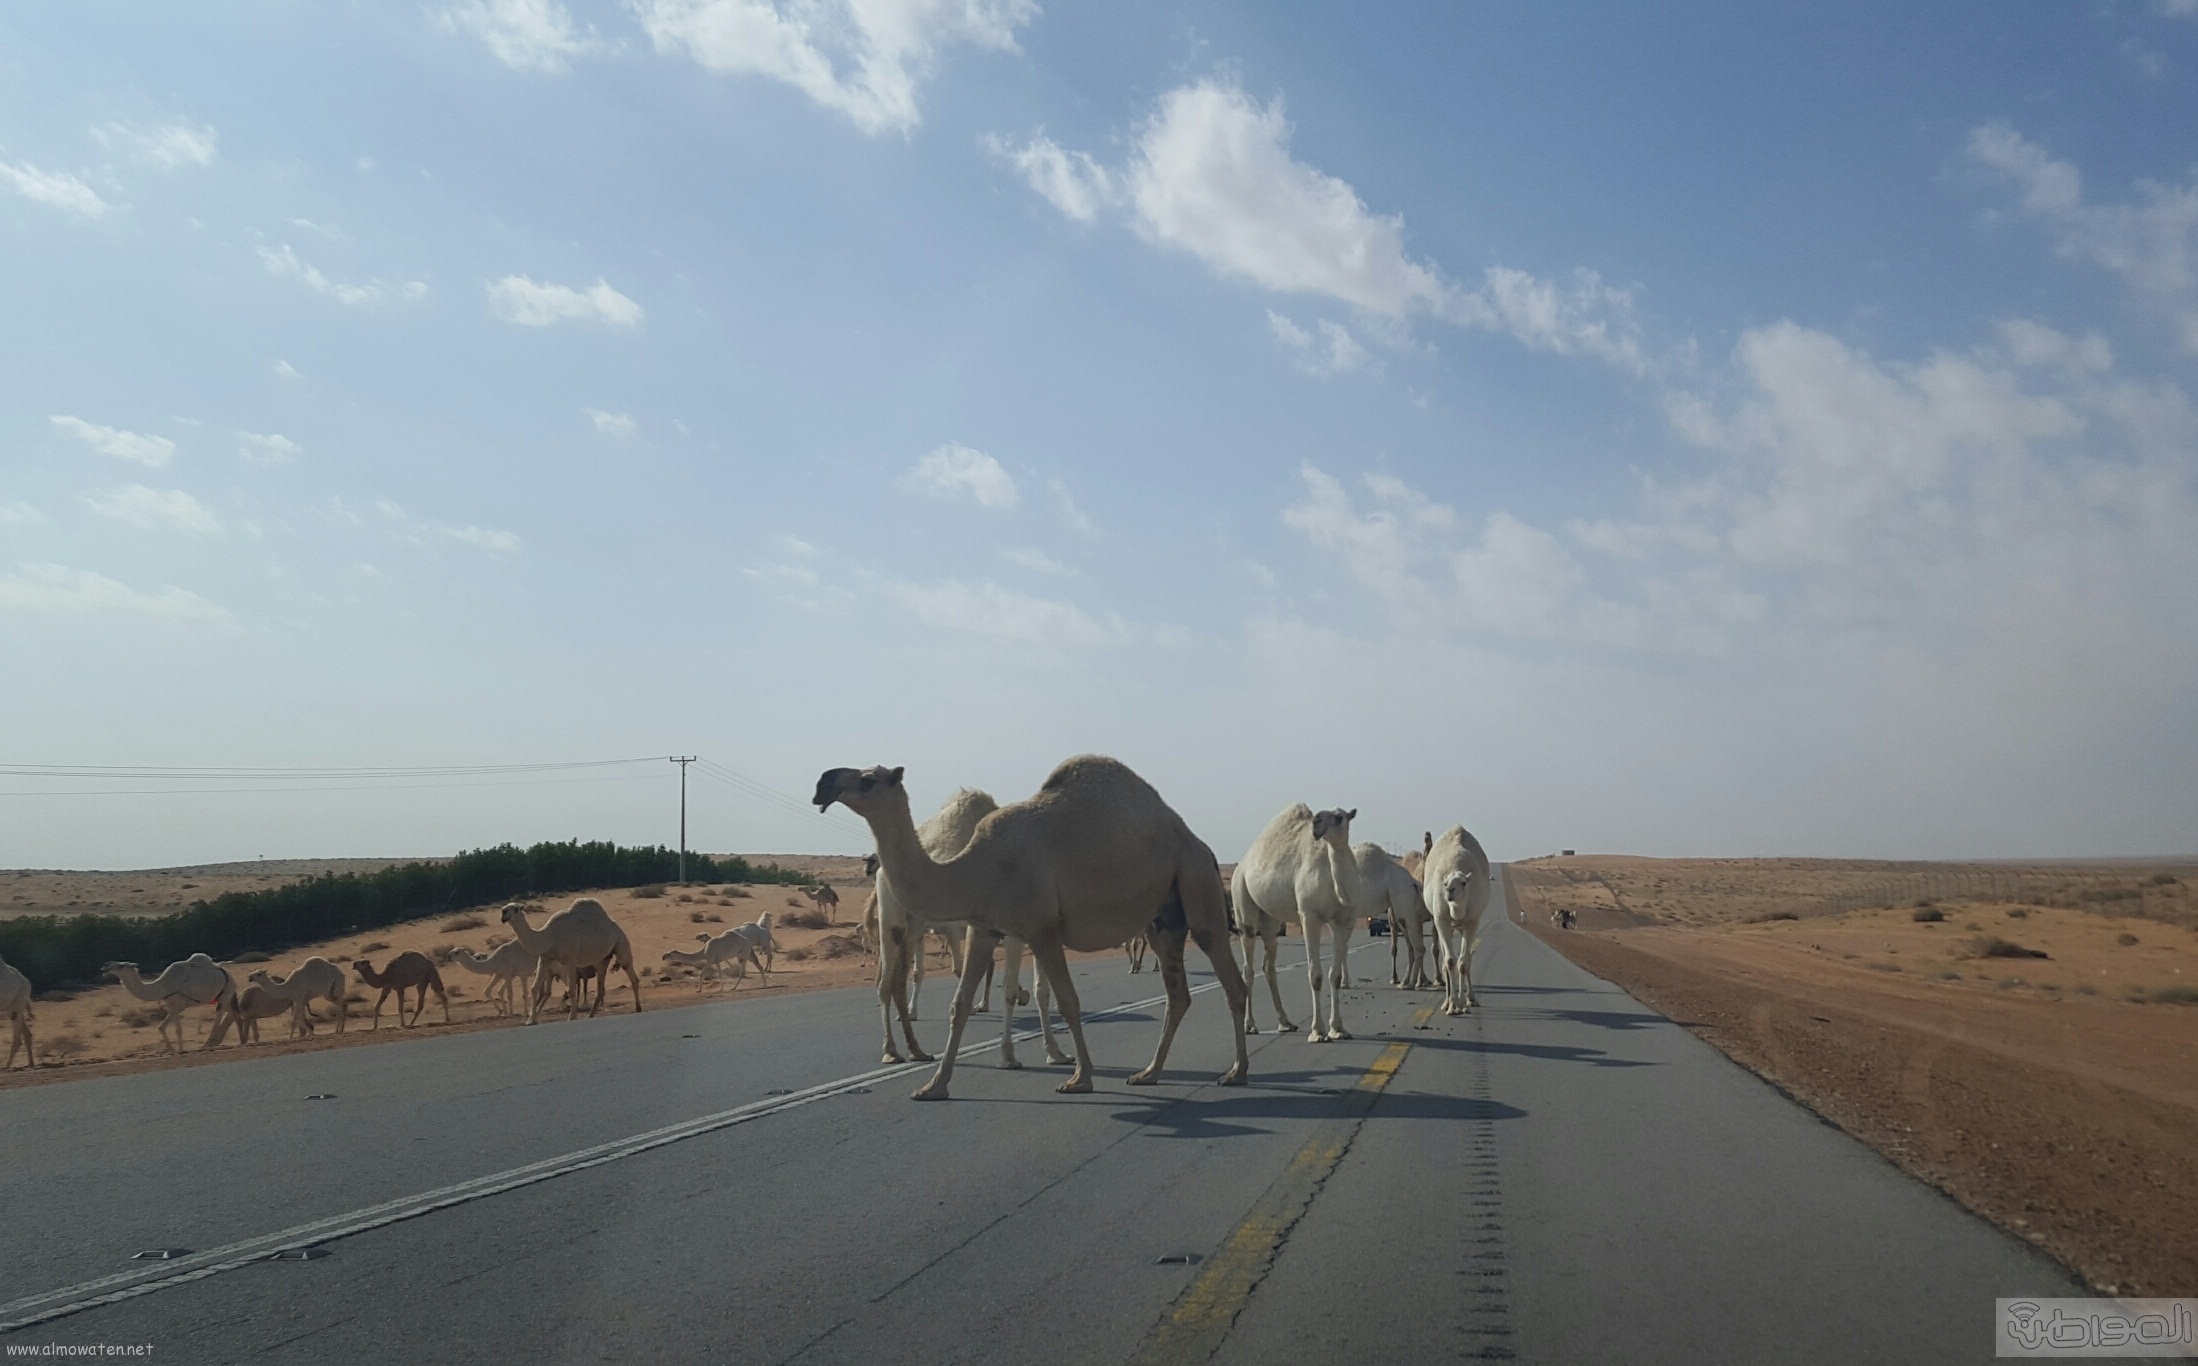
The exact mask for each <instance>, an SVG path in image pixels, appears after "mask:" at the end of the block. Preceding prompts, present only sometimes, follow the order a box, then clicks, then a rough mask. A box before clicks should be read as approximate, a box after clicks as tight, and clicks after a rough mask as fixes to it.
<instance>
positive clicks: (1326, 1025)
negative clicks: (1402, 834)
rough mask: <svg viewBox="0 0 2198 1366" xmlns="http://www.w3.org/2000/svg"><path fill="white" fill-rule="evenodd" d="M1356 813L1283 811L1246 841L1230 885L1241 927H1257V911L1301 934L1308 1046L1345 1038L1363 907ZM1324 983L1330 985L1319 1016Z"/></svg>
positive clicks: (1302, 805)
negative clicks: (1308, 995)
mask: <svg viewBox="0 0 2198 1366" xmlns="http://www.w3.org/2000/svg"><path fill="white" fill-rule="evenodd" d="M1356 815H1358V812H1356V811H1343V810H1340V809H1339V810H1330V811H1314V810H1312V809H1311V808H1309V807H1307V806H1306V805H1305V803H1303V802H1297V803H1295V804H1293V805H1291V806H1289V807H1288V808H1286V809H1284V810H1283V811H1282V812H1281V814H1279V815H1277V816H1276V817H1275V818H1274V819H1273V820H1271V821H1269V822H1267V828H1266V829H1264V830H1262V831H1260V832H1259V838H1258V839H1255V840H1253V841H1252V847H1251V848H1250V849H1249V850H1247V851H1245V854H1244V857H1243V859H1242V860H1241V861H1240V862H1238V864H1237V865H1236V876H1235V877H1234V879H1232V881H1231V883H1230V888H1229V891H1230V899H1231V901H1232V902H1233V903H1234V905H1235V909H1236V918H1237V923H1238V924H1239V925H1243V924H1247V923H1250V924H1259V923H1261V922H1260V921H1258V920H1257V919H1255V918H1254V913H1258V914H1260V915H1264V916H1270V917H1274V918H1278V919H1281V920H1284V921H1288V922H1290V923H1292V924H1295V925H1297V926H1299V927H1300V928H1301V929H1303V930H1304V931H1305V974H1306V977H1307V978H1308V980H1310V981H1311V983H1312V988H1313V1027H1312V1028H1311V1029H1310V1030H1308V1031H1307V1032H1306V1035H1305V1041H1306V1042H1307V1043H1329V1042H1332V1041H1334V1040H1336V1039H1348V1038H1350V1037H1351V1035H1350V1033H1349V1031H1347V1030H1345V1029H1344V1027H1343V988H1344V985H1345V983H1346V981H1347V980H1348V977H1347V973H1346V969H1345V960H1346V959H1347V958H1348V957H1349V956H1350V953H1351V930H1352V927H1353V926H1355V925H1356V924H1357V923H1358V918H1359V917H1360V916H1361V915H1363V914H1365V910H1364V909H1363V908H1364V906H1365V903H1366V893H1365V890H1364V888H1363V887H1362V886H1361V884H1360V882H1359V870H1358V862H1357V860H1355V859H1353V858H1352V857H1351V819H1352V817H1354V816H1356ZM1331 933H1332V934H1333V935H1334V936H1335V941H1336V961H1335V966H1334V967H1332V968H1329V969H1327V970H1326V971H1323V969H1322V967H1321V961H1320V943H1321V939H1322V938H1323V936H1325V935H1327V934H1331ZM1269 953H1270V954H1271V953H1272V950H1271V949H1270V950H1269ZM1272 961H1273V960H1272V958H1271V957H1270V959H1269V962H1270V963H1271V962H1272ZM1323 978H1325V979H1326V981H1325V985H1326V986H1327V988H1328V1008H1327V1011H1326V1014H1325V1018H1323V1012H1322V1010H1321V987H1322V986H1323V984H1324V983H1323ZM1278 1004H1279V1003H1278ZM1246 1023H1247V1026H1248V1025H1249V1019H1248V1017H1247V1020H1246Z"/></svg>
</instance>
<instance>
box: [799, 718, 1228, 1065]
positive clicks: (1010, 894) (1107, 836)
mask: <svg viewBox="0 0 2198 1366" xmlns="http://www.w3.org/2000/svg"><path fill="white" fill-rule="evenodd" d="M901 775H902V770H901V769H898V768H890V769H889V768H870V769H852V768H835V769H830V770H827V771H826V772H825V773H824V774H823V776H822V777H820V778H818V779H817V791H816V798H815V800H816V804H817V809H818V810H820V811H822V810H825V809H828V808H829V807H830V806H831V805H832V803H834V802H842V803H844V804H846V806H847V807H848V809H849V810H851V811H853V812H854V813H855V814H856V815H858V816H860V817H862V818H863V820H864V821H865V822H866V823H868V825H869V826H870V833H871V835H872V836H874V837H875V838H876V840H877V847H878V854H879V856H880V857H881V858H882V859H883V860H884V863H885V875H886V877H887V878H888V879H890V881H891V883H892V887H893V894H894V896H896V897H897V898H899V899H900V903H901V908H902V911H903V913H904V914H906V915H907V916H908V917H909V918H910V919H911V920H920V921H922V922H925V923H929V922H931V921H934V920H944V919H946V918H948V917H950V916H956V915H959V916H962V917H965V918H967V920H968V921H969V923H970V925H971V926H972V927H973V928H975V929H978V930H981V931H983V932H984V939H985V941H986V943H985V947H986V949H987V950H989V949H990V947H991V941H992V940H994V939H996V938H1000V937H1006V938H1008V939H1009V941H1010V944H1009V956H1008V976H1009V979H1010V980H1013V979H1014V977H1015V976H1016V974H1017V971H1018V969H1019V966H1020V964H1019V962H1018V957H1019V955H1017V954H1016V953H1015V949H1014V941H1016V940H1020V941H1021V942H1022V943H1024V944H1027V945H1029V946H1030V950H1031V952H1032V953H1033V954H1035V955H1036V957H1037V959H1038V965H1039V967H1040V968H1041V969H1042V970H1043V971H1044V974H1045V976H1046V978H1047V979H1048V981H1050V983H1051V984H1052V987H1053V996H1054V999H1055V1000H1056V1001H1057V1002H1058V1003H1059V1005H1060V1009H1061V1017H1062V1019H1063V1020H1065V1021H1066V1022H1067V1024H1068V1031H1069V1038H1070V1040H1071V1041H1072V1042H1073V1043H1074V1045H1075V1048H1076V1070H1075V1071H1074V1072H1072V1073H1071V1074H1070V1075H1069V1079H1068V1080H1067V1081H1065V1082H1063V1083H1062V1084H1061V1086H1060V1089H1061V1090H1062V1091H1066V1092H1084V1091H1089V1090H1091V1087H1092V1081H1091V1050H1090V1048H1089V1047H1088V1046H1087V1044H1086V1043H1085V1040H1084V1017H1083V1010H1082V1007H1081V1004H1080V1002H1079V1000H1078V997H1077V992H1076V983H1075V981H1074V980H1073V979H1071V978H1070V976H1069V971H1068V954H1067V951H1068V950H1070V949H1074V950H1076V951H1077V952H1080V953H1088V952H1096V951H1098V950H1101V949H1111V948H1114V947H1115V946H1116V945H1118V944H1120V943H1121V942H1122V941H1123V940H1125V939H1127V938H1129V937H1130V936H1131V935H1133V934H1135V933H1137V932H1138V931H1139V930H1140V929H1145V930H1147V932H1148V933H1149V934H1150V935H1151V938H1152V946H1153V952H1154V955H1155V956H1156V957H1157V958H1158V960H1159V964H1160V974H1161V977H1162V979H1163V980H1164V981H1165V983H1166V985H1167V991H1168V1005H1167V1012H1166V1015H1165V1016H1164V1017H1163V1019H1162V1021H1161V1026H1160V1046H1159V1048H1158V1049H1157V1050H1156V1051H1155V1052H1154V1053H1153V1058H1152V1061H1151V1062H1150V1063H1149V1064H1147V1065H1146V1066H1145V1068H1144V1069H1143V1070H1142V1071H1140V1072H1138V1073H1136V1074H1135V1075H1133V1076H1131V1077H1130V1079H1129V1081H1130V1084H1131V1085H1133V1086H1150V1085H1152V1084H1153V1083H1155V1082H1157V1081H1158V1080H1159V1079H1160V1073H1161V1069H1162V1068H1163V1067H1165V1066H1166V1065H1167V1060H1168V1048H1169V1046H1170V1045H1171V1044H1173V1043H1174V1042H1175V1031H1176V1029H1177V1027H1178V1026H1180V1025H1181V1024H1182V1022H1183V1015H1184V1013H1185V1012H1186V1011H1187V1010H1189V1008H1190V1004H1191V991H1190V982H1189V979H1188V978H1187V977H1186V976H1185V974H1184V971H1183V946H1184V941H1185V938H1186V936H1188V937H1189V938H1193V939H1196V940H1197V941H1198V946H1199V947H1200V948H1201V949H1202V950H1204V951H1205V954H1206V957H1207V958H1208V959H1209V960H1211V961H1212V963H1213V968H1214V975H1215V976H1217V977H1218V978H1220V980H1221V989H1222V991H1223V993H1224V994H1225V995H1226V996H1227V997H1228V1022H1229V1034H1230V1037H1231V1038H1232V1040H1233V1041H1234V1043H1235V1045H1236V1065H1235V1066H1233V1067H1232V1068H1230V1069H1229V1070H1228V1071H1227V1072H1225V1073H1223V1074H1222V1076H1221V1084H1222V1085H1224V1086H1241V1085H1243V1084H1244V1080H1245V1077H1246V1075H1247V1073H1248V1072H1249V1071H1250V1060H1249V1059H1248V1058H1247V1056H1246V1054H1245V1049H1244V1034H1243V1030H1242V1027H1241V1025H1240V1024H1239V1021H1240V1020H1241V1019H1242V1018H1243V1013H1244V995H1245V992H1244V979H1243V977H1242V976H1241V975H1240V974H1239V973H1238V972H1237V970H1236V956H1235V954H1234V953H1233V952H1232V951H1231V946H1230V943H1229V912H1228V905H1227V900H1226V897H1225V895H1224V892H1223V890H1222V886H1221V867H1220V865H1219V864H1218V863H1216V862H1215V861H1214V856H1213V850H1211V849H1209V848H1207V847H1206V845H1205V843H1204V842H1203V841H1202V840H1200V839H1199V838H1198V837H1197V836H1196V835H1194V834H1192V833H1191V831H1190V827H1189V826H1187V825H1185V824H1184V823H1183V818H1182V817H1181V816H1178V815H1177V814H1176V813H1175V811H1174V810H1173V809H1172V808H1171V807H1169V805H1168V804H1167V803H1166V802H1165V801H1163V800H1161V797H1160V794H1159V793H1158V792H1155V791H1154V790H1153V789H1152V786H1151V784H1149V783H1147V782H1146V781H1145V780H1144V779H1143V778H1140V777H1138V776H1137V775H1136V774H1135V773H1133V772H1131V771H1130V769H1129V768H1128V766H1127V765H1124V764H1122V763H1120V762H1119V761H1117V760H1114V759H1108V758H1103V757H1101V756H1098V755H1089V754H1087V755H1081V756H1079V757H1077V758H1073V759H1069V760H1067V761H1065V762H1063V763H1062V764H1061V765H1060V766H1059V767H1057V768H1055V769H1054V770H1053V772H1052V773H1050V774H1048V775H1047V776H1046V780H1045V782H1044V784H1043V785H1041V786H1040V787H1039V789H1038V792H1037V794H1036V795H1034V796H1032V797H1031V798H1029V799H1028V800H1026V801H1020V802H1015V803H1013V804H1011V805H1008V806H1004V807H1001V808H1000V809H999V810H997V811H994V812H993V813H992V814H991V815H989V816H986V817H985V818H984V819H983V820H982V821H980V822H978V825H977V829H976V832H975V834H973V835H972V836H971V837H970V840H969V843H968V845H967V846H966V847H964V848H963V850H962V851H961V853H959V854H958V855H955V856H954V857H952V858H949V859H946V860H944V861H943V862H942V861H940V860H937V859H935V858H933V857H932V855H931V853H930V851H929V850H927V849H925V848H924V845H923V841H922V839H921V838H920V837H919V836H918V835H917V833H916V823H915V821H914V820H913V819H911V818H910V816H909V813H908V791H907V789H906V788H905V787H903V786H902V785H901ZM979 959H980V955H977V954H968V955H964V961H963V965H962V980H961V985H960V987H959V988H958V989H957V990H956V991H955V993H954V1008H953V1012H952V1015H951V1017H950V1025H949V1030H948V1035H947V1046H946V1051H945V1052H944V1053H943V1054H941V1055H940V1057H939V1067H938V1071H937V1072H936V1073H935V1074H934V1075H933V1076H932V1078H931V1080H930V1081H929V1082H927V1083H925V1085H924V1086H923V1088H922V1089H920V1090H918V1091H917V1092H916V1098H917V1099H918V1100H943V1099H945V1098H946V1095H947V1088H948V1084H949V1083H950V1081H951V1080H952V1078H953V1073H954V1058H955V1055H956V1054H957V1053H959V1052H960V1051H961V1047H962V1033H963V1031H964V1029H965V1028H966V1027H967V1026H968V1024H969V1015H970V1007H971V1005H973V1004H974V1003H975V1000H976V995H977V978H978V972H977V967H978V964H979ZM1008 999H1009V1002H1010V1008H1009V1009H1008V1010H1007V1011H1005V1012H1003V1013H1004V1015H1005V1017H1006V1024H1007V1026H1008V1028H1009V1029H1012V1028H1013V1027H1014V1010H1013V1008H1012V1002H1013V1000H1014V998H1013V996H1012V995H1011V996H1010V997H1009V998H1008ZM1003 1052H1004V1050H1003ZM1000 1061H1001V1065H1002V1066H1012V1065H1013V1064H1012V1063H1010V1061H1009V1060H1008V1059H1007V1058H1006V1057H1004V1056H1003V1057H1002V1058H1001V1060H1000Z"/></svg>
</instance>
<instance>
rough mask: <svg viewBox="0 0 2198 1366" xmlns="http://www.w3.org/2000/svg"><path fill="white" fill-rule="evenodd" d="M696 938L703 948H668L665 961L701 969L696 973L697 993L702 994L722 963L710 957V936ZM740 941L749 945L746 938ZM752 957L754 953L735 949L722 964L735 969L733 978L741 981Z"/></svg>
mask: <svg viewBox="0 0 2198 1366" xmlns="http://www.w3.org/2000/svg"><path fill="white" fill-rule="evenodd" d="M728 933H729V932H728ZM724 937H725V936H724V935H720V936H719V938H724ZM696 938H698V939H700V940H702V947H701V948H699V949H666V950H664V961H665V962H667V963H675V964H677V965H679V966H681V967H688V968H698V969H700V971H699V972H697V973H696V974H695V994H696V995H697V996H699V995H701V994H702V991H703V988H705V987H707V986H708V985H709V984H710V979H711V978H713V977H716V976H717V975H718V968H719V967H720V966H721V964H720V963H719V962H713V961H712V960H711V958H710V944H711V940H710V936H708V935H706V934H704V935H697V936H696ZM736 938H737V936H736ZM738 942H739V943H740V945H741V946H742V947H743V948H745V947H746V946H747V941H746V940H744V939H743V940H739V941H738ZM752 957H753V955H752V954H751V955H745V956H744V955H742V954H741V953H740V952H739V951H738V950H735V951H734V952H733V953H732V954H731V955H730V956H728V957H727V958H725V959H724V960H723V962H722V966H727V967H730V968H731V969H732V970H733V980H734V981H735V982H739V981H741V980H743V979H744V978H746V977H747V975H748V963H749V962H750V961H751V959H752Z"/></svg>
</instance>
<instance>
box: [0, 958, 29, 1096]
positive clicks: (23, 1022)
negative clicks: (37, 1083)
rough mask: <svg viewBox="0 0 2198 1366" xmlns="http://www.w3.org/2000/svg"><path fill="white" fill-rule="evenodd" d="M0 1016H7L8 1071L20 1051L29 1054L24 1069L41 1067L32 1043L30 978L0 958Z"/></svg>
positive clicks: (13, 1065)
mask: <svg viewBox="0 0 2198 1366" xmlns="http://www.w3.org/2000/svg"><path fill="white" fill-rule="evenodd" d="M0 1015H5V1016H7V1017H8V1067H9V1069H10V1070H12V1069H13V1068H14V1067H15V1050H16V1049H18V1048H20V1049H23V1050H24V1052H25V1053H26V1054H27V1055H28V1056H27V1059H26V1061H25V1062H24V1066H26V1067H36V1066H38V1047H37V1045H36V1044H34V1043H32V1042H31V979H30V978H28V977H25V976H24V975H23V972H22V969H20V968H18V967H16V966H14V965H13V964H11V963H9V962H8V960H6V959H5V958H0Z"/></svg>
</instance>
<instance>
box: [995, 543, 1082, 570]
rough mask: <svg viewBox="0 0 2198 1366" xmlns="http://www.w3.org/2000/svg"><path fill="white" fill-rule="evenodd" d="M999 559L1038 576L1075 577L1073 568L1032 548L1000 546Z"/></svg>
mask: <svg viewBox="0 0 2198 1366" xmlns="http://www.w3.org/2000/svg"><path fill="white" fill-rule="evenodd" d="M1000 558H1001V559H1003V560H1006V561H1007V562H1008V563H1009V564H1016V565H1021V566H1022V567H1023V568H1025V569H1031V570H1036V571H1037V572H1038V573H1040V574H1055V575H1059V576H1060V577H1062V578H1074V577H1075V576H1076V569H1075V567H1074V566H1072V565H1065V564H1063V563H1061V562H1060V561H1059V560H1056V559H1054V558H1053V557H1052V556H1051V555H1048V554H1046V553H1045V552H1044V551H1043V550H1039V549H1037V548H1036V547H1034V546H1018V547H1014V548H1010V547H1007V546H1002V547H1000Z"/></svg>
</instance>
